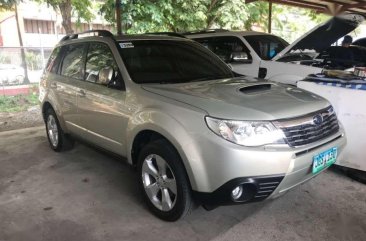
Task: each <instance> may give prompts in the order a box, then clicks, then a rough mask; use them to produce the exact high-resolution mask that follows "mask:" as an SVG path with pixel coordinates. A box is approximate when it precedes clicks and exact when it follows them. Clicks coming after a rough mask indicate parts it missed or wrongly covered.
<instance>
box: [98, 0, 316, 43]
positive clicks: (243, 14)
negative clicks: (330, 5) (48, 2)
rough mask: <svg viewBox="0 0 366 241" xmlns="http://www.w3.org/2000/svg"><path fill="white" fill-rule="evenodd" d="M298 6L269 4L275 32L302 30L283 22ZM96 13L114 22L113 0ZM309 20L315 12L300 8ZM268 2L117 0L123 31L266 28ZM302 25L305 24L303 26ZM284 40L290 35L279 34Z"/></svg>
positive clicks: (297, 26)
mask: <svg viewBox="0 0 366 241" xmlns="http://www.w3.org/2000/svg"><path fill="white" fill-rule="evenodd" d="M298 11H299V9H298V8H291V7H288V6H284V5H279V4H273V20H272V21H273V27H274V29H276V31H277V32H282V31H285V32H294V31H297V30H302V29H301V25H302V26H303V24H301V25H299V24H297V23H298V22H297V21H296V22H293V23H290V22H289V21H288V22H286V21H283V18H284V16H286V15H287V14H288V13H291V12H292V13H296V12H298ZM100 13H101V14H102V15H103V16H104V17H105V19H106V20H107V21H109V22H111V23H115V21H116V20H115V0H107V1H105V2H104V3H101V4H100ZM300 13H301V15H302V16H305V17H306V18H307V19H309V21H312V22H315V23H317V22H319V21H318V20H319V19H321V18H319V14H315V13H314V12H312V11H311V10H307V9H301V10H300ZM268 15H269V8H268V2H266V1H258V2H253V3H249V4H246V3H245V1H244V0H191V1H186V0H164V1H156V0H121V19H122V26H123V32H124V33H145V32H159V31H174V32H184V31H190V30H197V29H209V28H225V29H232V30H253V29H256V30H262V31H267V30H268V29H267V28H268ZM305 26H306V25H305ZM283 36H286V37H287V38H288V39H291V38H292V37H293V36H292V35H291V36H290V35H289V34H283Z"/></svg>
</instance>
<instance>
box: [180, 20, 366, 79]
mask: <svg viewBox="0 0 366 241" xmlns="http://www.w3.org/2000/svg"><path fill="white" fill-rule="evenodd" d="M364 20H365V17H364V16H363V15H360V14H344V15H341V16H337V17H334V18H332V19H330V20H329V21H327V22H325V23H323V24H321V25H319V26H317V27H315V28H314V29H312V30H311V31H309V32H308V33H306V34H305V35H303V36H302V37H301V38H299V39H298V40H296V41H295V42H294V43H292V44H291V45H289V44H288V43H287V42H286V41H285V40H283V39H281V38H280V37H278V36H275V35H271V34H267V33H259V32H252V31H225V30H208V31H202V32H189V33H185V36H186V37H188V38H190V39H193V40H195V41H197V42H199V43H201V44H203V45H204V46H205V47H207V48H208V49H210V50H211V51H213V52H214V53H215V54H217V55H218V56H219V57H221V59H223V60H224V61H225V62H226V63H229V64H230V65H231V66H232V68H233V70H234V72H236V73H238V74H242V75H248V76H254V77H259V78H266V79H268V80H272V81H276V82H281V83H285V84H292V85H296V83H297V81H299V80H302V79H304V77H306V76H308V75H309V74H315V73H320V72H321V71H322V69H323V68H330V69H347V68H349V67H353V66H365V62H366V60H365V56H366V49H360V47H355V46H354V47H352V48H350V50H349V51H352V52H353V54H352V55H353V59H347V58H344V57H338V55H339V52H342V51H341V50H342V49H341V48H343V47H340V46H331V45H332V44H333V43H335V42H336V41H337V40H339V39H340V38H342V37H343V36H345V35H346V34H348V33H350V32H352V31H353V30H355V29H356V28H357V27H358V26H359V25H360V24H361V23H362V22H364Z"/></svg>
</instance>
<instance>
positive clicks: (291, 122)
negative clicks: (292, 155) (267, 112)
mask: <svg viewBox="0 0 366 241" xmlns="http://www.w3.org/2000/svg"><path fill="white" fill-rule="evenodd" d="M319 119H321V120H322V121H320V120H319ZM275 125H276V126H277V127H278V128H280V129H281V130H282V131H283V132H284V134H285V136H286V140H287V143H288V144H289V145H290V146H292V147H297V146H302V145H306V144H310V143H313V142H316V141H318V140H321V139H323V138H326V137H328V136H331V135H333V134H335V133H337V132H338V130H339V124H338V119H337V116H336V114H335V112H334V110H333V108H332V107H329V108H327V109H325V110H322V111H319V112H316V113H312V114H311V115H306V116H303V117H299V118H295V119H287V120H280V121H276V122H275Z"/></svg>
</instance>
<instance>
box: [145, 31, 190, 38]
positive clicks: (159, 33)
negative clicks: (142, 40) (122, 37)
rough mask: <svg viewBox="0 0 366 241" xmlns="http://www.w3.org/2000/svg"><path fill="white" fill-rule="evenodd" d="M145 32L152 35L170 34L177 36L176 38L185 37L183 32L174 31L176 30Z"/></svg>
mask: <svg viewBox="0 0 366 241" xmlns="http://www.w3.org/2000/svg"><path fill="white" fill-rule="evenodd" d="M146 34H153V35H166V36H172V37H178V38H186V36H184V35H183V34H180V33H176V32H151V33H146Z"/></svg>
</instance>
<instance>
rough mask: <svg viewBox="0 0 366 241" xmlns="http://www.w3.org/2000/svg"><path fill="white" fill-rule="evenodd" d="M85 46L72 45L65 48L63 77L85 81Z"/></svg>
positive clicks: (62, 67)
mask: <svg viewBox="0 0 366 241" xmlns="http://www.w3.org/2000/svg"><path fill="white" fill-rule="evenodd" d="M85 50H86V45H85V44H70V45H66V46H64V47H63V51H64V59H63V61H62V66H61V75H63V76H66V77H70V78H74V79H80V80H82V79H84V63H85Z"/></svg>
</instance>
